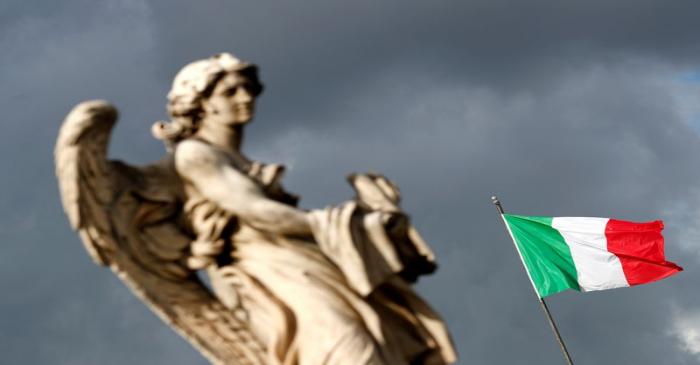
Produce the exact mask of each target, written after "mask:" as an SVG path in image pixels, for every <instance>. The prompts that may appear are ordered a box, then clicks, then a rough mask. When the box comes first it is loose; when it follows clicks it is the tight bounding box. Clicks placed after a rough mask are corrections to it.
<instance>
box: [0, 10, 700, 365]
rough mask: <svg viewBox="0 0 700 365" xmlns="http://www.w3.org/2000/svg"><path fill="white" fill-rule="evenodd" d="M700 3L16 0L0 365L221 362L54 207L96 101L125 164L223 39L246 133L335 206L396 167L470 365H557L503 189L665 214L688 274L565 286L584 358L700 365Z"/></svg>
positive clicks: (8, 44)
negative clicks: (108, 116) (109, 111)
mask: <svg viewBox="0 0 700 365" xmlns="http://www.w3.org/2000/svg"><path fill="white" fill-rule="evenodd" d="M697 14H700V3H698V2H697V1H693V0H675V1H651V0H634V1H632V0H617V1H602V0H591V1H578V2H573V1H568V2H566V1H564V2H563V1H555V0H529V1H516V0H488V1H487V0H470V1H467V0H462V1H456V0H455V1H450V0H435V1H398V0H387V1H381V2H380V1H369V0H355V1H321V0H312V1H305V2H303V3H302V2H292V1H287V2H275V1H267V0H257V1H233V0H228V1H224V0H209V1H182V0H171V1H161V2H155V1H153V2H146V1H139V0H111V1H95V0H90V1H88V0H64V1H43V2H41V1H33V2H28V1H19V0H4V1H3V2H2V3H0V50H2V51H1V55H0V85H1V87H0V108H1V109H2V110H3V122H2V123H3V124H2V125H3V126H4V130H3V133H2V134H0V156H2V157H0V167H1V168H2V171H4V172H5V173H4V174H3V177H2V178H1V179H0V188H1V191H2V192H3V193H2V194H1V195H0V241H1V242H2V244H0V290H1V292H2V295H1V296H0V362H2V363H7V364H15V363H25V364H59V365H60V364H71V365H72V364H107V365H109V364H124V363H131V364H205V363H206V362H205V361H204V360H203V359H202V358H201V357H200V356H199V355H198V354H197V353H196V352H195V351H194V350H193V349H191V348H190V347H189V345H188V344H187V343H186V342H185V341H183V340H181V339H180V338H179V337H178V336H177V335H176V334H174V333H173V332H171V331H170V330H169V329H168V328H167V327H166V326H165V325H163V324H161V323H160V322H159V320H158V319H156V318H155V316H154V315H152V314H151V313H150V312H149V311H148V310H147V309H146V308H145V306H143V305H142V304H140V303H139V302H138V300H137V299H135V298H133V296H132V295H131V294H130V293H129V292H128V290H127V289H125V288H124V287H123V285H122V284H121V283H120V282H119V281H118V280H117V279H116V278H115V277H114V276H113V275H112V274H111V273H110V272H109V271H108V270H105V269H101V268H98V267H97V266H95V265H93V264H92V262H91V261H90V259H89V258H88V256H87V255H86V253H85V252H84V250H83V248H82V246H81V244H80V243H79V241H78V238H77V235H76V234H75V233H73V232H72V231H71V230H70V228H69V226H68V222H67V220H66V219H65V216H64V214H63V212H62V210H61V207H60V202H59V196H58V191H57V187H56V182H55V179H54V177H53V161H52V155H51V153H52V149H53V144H54V141H55V138H56V135H57V131H58V128H59V125H60V122H61V120H62V119H63V117H64V116H65V114H66V113H67V112H68V111H69V110H70V108H71V107H72V106H73V105H74V104H76V103H78V102H80V101H82V100H85V99H93V98H105V99H108V100H110V101H112V102H113V103H115V104H116V105H117V106H118V107H119V109H120V111H121V113H122V119H121V121H120V122H119V125H118V127H117V128H116V130H115V132H114V134H113V144H112V148H111V154H112V156H114V157H116V158H121V159H125V160H127V161H129V162H132V163H144V162H147V161H150V160H154V159H157V158H158V157H159V156H161V155H162V153H163V149H162V146H161V145H160V144H159V142H158V141H156V140H154V139H153V138H152V137H151V136H150V132H149V131H150V125H151V123H152V122H153V121H155V120H158V119H163V118H165V117H166V114H165V107H164V106H165V94H166V93H167V91H168V88H169V84H170V82H171V80H172V77H173V76H174V74H175V72H177V70H178V69H179V68H180V67H182V66H183V65H184V64H186V63H188V62H190V61H193V60H195V59H199V58H203V57H207V56H209V55H211V54H213V53H216V52H221V51H229V52H233V53H235V54H237V55H238V56H240V57H242V58H245V59H247V60H251V61H253V62H255V63H257V64H259V65H260V67H261V77H262V80H263V82H264V83H265V84H266V91H265V93H264V94H263V96H262V98H261V99H260V102H259V106H258V109H259V112H258V115H257V117H256V121H255V122H254V123H253V124H252V125H251V126H250V128H249V130H248V134H247V136H246V137H247V140H246V143H245V146H244V147H245V150H246V152H247V153H248V154H249V155H250V156H251V157H253V158H256V159H260V160H264V161H271V162H273V161H274V162H284V163H286V164H287V165H288V166H290V167H291V169H290V171H289V174H288V178H287V181H286V185H287V186H288V188H289V189H290V190H292V191H296V192H298V193H300V194H301V195H302V196H303V197H304V198H303V200H302V205H303V206H304V207H307V208H310V207H321V206H324V205H327V204H331V203H335V202H338V201H341V200H342V199H345V198H348V197H350V195H351V191H350V189H349V188H347V187H346V186H345V182H344V176H345V175H346V174H347V173H349V172H351V171H365V170H368V169H373V170H378V171H382V172H384V173H385V174H387V175H388V176H389V177H390V178H392V179H393V180H395V181H396V182H397V183H398V184H399V186H400V187H401V188H402V192H403V194H404V196H405V208H406V210H407V211H409V212H410V213H412V216H413V218H414V222H415V224H416V225H417V226H418V228H419V229H420V230H421V231H422V232H423V235H424V236H425V238H426V239H427V240H428V241H429V242H431V244H432V246H433V248H434V249H435V251H436V253H437V255H438V257H439V260H440V263H441V268H440V270H439V272H438V273H437V274H436V275H434V276H432V277H428V278H425V279H424V280H423V281H421V283H420V284H419V286H418V287H419V290H420V292H421V293H422V294H424V295H425V296H427V297H429V298H430V300H431V302H432V303H433V304H434V306H435V307H437V308H438V310H439V311H440V312H441V313H442V314H443V316H444V317H445V318H446V320H447V321H448V323H449V324H450V326H451V329H452V332H453V335H454V340H455V342H456V345H457V348H458V350H459V352H460V354H461V357H462V360H461V361H460V364H509V363H520V364H561V363H562V359H561V355H560V354H559V352H558V348H557V346H556V343H555V342H554V340H553V338H552V336H551V334H550V331H549V328H548V327H547V324H546V322H545V320H544V317H543V315H542V313H541V311H540V309H539V307H538V304H537V301H536V299H535V296H534V294H533V293H532V289H531V287H530V284H529V282H528V279H527V277H526V276H525V274H524V271H523V269H522V267H521V265H520V263H519V260H518V257H517V254H516V252H515V251H514V250H513V247H512V243H511V242H510V241H509V239H508V237H507V234H506V232H505V230H504V228H503V226H502V224H501V222H500V220H499V218H498V216H497V215H496V212H495V210H494V208H493V206H492V205H491V203H490V200H489V197H490V196H491V195H492V194H494V193H496V194H498V195H499V196H500V197H501V199H502V201H503V202H504V205H505V207H506V209H508V210H510V211H513V212H517V213H520V214H531V215H555V216H556V215H566V216H603V217H608V216H611V217H617V218H620V219H628V220H652V219H657V218H661V219H664V220H665V222H666V231H665V235H666V238H667V255H668V256H669V258H670V259H671V260H673V261H676V262H678V263H679V264H680V265H681V266H684V267H685V269H686V271H684V272H683V273H681V274H680V275H677V276H675V277H673V278H670V279H668V280H665V281H662V282H658V283H653V284H650V285H645V286H640V287H635V288H630V289H619V290H612V291H604V292H594V293H586V294H581V293H577V292H567V293H562V294H559V295H556V296H554V297H552V298H551V299H550V300H549V304H550V307H551V309H552V311H553V314H554V316H555V318H556V319H557V321H558V323H559V326H560V330H561V332H562V334H563V335H564V337H565V339H566V340H567V341H568V345H569V348H570V351H571V353H572V355H573V357H574V360H575V361H576V363H577V364H595V365H599V364H672V365H677V364H678V365H679V364H697V363H700V292H699V291H698V283H699V282H700V270H699V268H700V248H699V247H700V246H699V242H700V228H699V227H700V210H699V209H698V203H700V168H699V167H700V166H699V164H698V161H699V159H700V138H699V135H698V133H699V132H700V41H698V35H700V22H698V21H697Z"/></svg>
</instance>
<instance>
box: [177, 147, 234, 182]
mask: <svg viewBox="0 0 700 365" xmlns="http://www.w3.org/2000/svg"><path fill="white" fill-rule="evenodd" d="M225 160H226V158H225V156H223V154H222V153H221V152H220V151H218V150H217V149H216V148H214V147H213V146H211V145H210V144H208V143H206V142H204V141H200V140H198V139H194V138H191V139H186V140H184V141H182V142H180V143H178V144H177V145H176V146H175V149H174V151H173V162H174V167H175V171H176V172H177V173H178V174H179V175H180V176H185V177H186V176H189V175H190V174H192V173H193V172H201V171H202V170H203V169H207V168H209V167H212V166H216V165H219V164H221V163H222V162H224V161H225Z"/></svg>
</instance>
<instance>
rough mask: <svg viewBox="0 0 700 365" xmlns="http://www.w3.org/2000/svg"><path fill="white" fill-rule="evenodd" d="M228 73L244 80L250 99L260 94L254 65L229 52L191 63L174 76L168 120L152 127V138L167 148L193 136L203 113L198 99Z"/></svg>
mask: <svg viewBox="0 0 700 365" xmlns="http://www.w3.org/2000/svg"><path fill="white" fill-rule="evenodd" d="M229 73H237V74H240V75H242V76H244V77H246V78H247V79H248V80H249V82H250V85H251V92H252V93H253V95H254V96H257V95H259V94H260V93H261V92H262V89H263V86H262V84H261V83H260V81H259V80H258V68H257V66H255V65H254V64H252V63H248V62H244V61H241V60H239V59H238V58H236V57H235V56H233V55H232V54H230V53H219V54H216V55H214V56H212V57H210V58H206V59H203V60H199V61H195V62H192V63H190V64H188V65H187V66H185V67H183V68H182V70H180V72H178V73H177V75H176V76H175V79H174V80H173V86H172V88H171V89H170V92H169V93H168V114H170V117H171V118H172V121H171V122H165V121H159V122H156V123H155V124H153V127H152V132H153V135H154V136H155V137H156V138H158V139H161V140H163V141H164V142H165V144H166V146H167V147H172V146H173V145H174V144H176V143H177V142H179V141H181V140H183V139H185V138H187V137H190V136H191V135H193V134H194V133H195V132H196V131H197V129H198V128H199V122H200V120H201V119H202V116H203V113H204V110H203V108H202V100H204V99H205V98H207V97H209V96H210V95H211V93H212V91H213V90H214V87H215V86H216V84H217V83H218V82H219V80H221V79H222V78H223V77H224V75H226V74H229Z"/></svg>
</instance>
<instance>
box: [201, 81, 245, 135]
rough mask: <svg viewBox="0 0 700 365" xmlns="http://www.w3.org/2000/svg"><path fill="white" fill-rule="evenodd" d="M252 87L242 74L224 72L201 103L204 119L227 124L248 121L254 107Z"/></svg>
mask: <svg viewBox="0 0 700 365" xmlns="http://www.w3.org/2000/svg"><path fill="white" fill-rule="evenodd" d="M252 87H253V85H252V82H251V80H249V79H248V78H247V77H245V76H244V75H241V74H238V73H229V74H226V75H225V76H224V77H223V78H222V79H221V80H219V82H218V83H217V84H216V86H215V87H214V90H213V91H212V93H211V96H209V98H207V99H206V100H204V102H203V103H202V106H203V107H204V111H205V112H206V119H207V120H209V121H215V122H218V123H224V124H229V125H235V124H244V123H247V122H249V121H250V120H251V119H252V118H253V111H254V107H255V94H253V92H252Z"/></svg>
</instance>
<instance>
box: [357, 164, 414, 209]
mask: <svg viewBox="0 0 700 365" xmlns="http://www.w3.org/2000/svg"><path fill="white" fill-rule="evenodd" d="M348 182H350V185H352V187H353V188H354V189H355V192H356V193H357V197H356V200H357V201H358V203H360V204H362V205H364V206H366V207H368V208H369V209H371V210H379V211H384V212H399V211H401V209H400V208H399V202H400V200H401V194H400V192H399V188H398V187H397V186H396V185H395V184H394V183H392V182H391V181H390V180H389V179H387V178H386V177H384V176H382V175H379V174H374V173H367V174H352V175H350V176H348Z"/></svg>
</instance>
